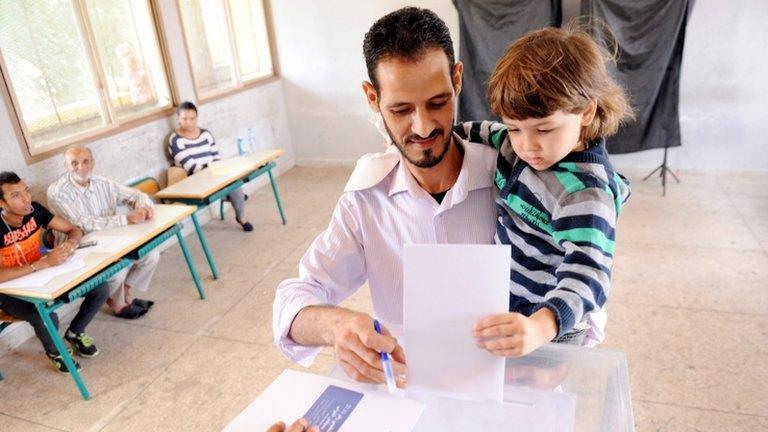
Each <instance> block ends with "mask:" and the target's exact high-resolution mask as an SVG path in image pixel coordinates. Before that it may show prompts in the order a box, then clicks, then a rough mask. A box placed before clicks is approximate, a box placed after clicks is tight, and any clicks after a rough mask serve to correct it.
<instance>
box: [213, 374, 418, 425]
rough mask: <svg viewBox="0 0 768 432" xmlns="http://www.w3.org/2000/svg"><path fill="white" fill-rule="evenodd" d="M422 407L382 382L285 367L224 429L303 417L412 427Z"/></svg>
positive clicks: (331, 422)
mask: <svg viewBox="0 0 768 432" xmlns="http://www.w3.org/2000/svg"><path fill="white" fill-rule="evenodd" d="M423 411H424V404H422V403H420V402H416V401H412V400H408V399H403V398H400V397H396V396H391V395H389V394H388V393H386V391H384V390H383V389H382V388H380V387H379V388H377V387H376V386H371V385H364V384H358V383H351V382H347V381H341V380H336V379H332V378H328V377H324V376H319V375H312V374H308V373H303V372H297V371H292V370H285V371H283V373H282V374H280V376H278V377H277V379H275V380H274V381H273V382H272V384H270V385H269V387H267V388H266V390H264V391H263V392H262V393H261V395H259V397H257V398H256V400H255V401H253V403H251V404H250V405H248V407H246V408H245V409H244V410H243V412H241V413H240V415H238V416H237V417H236V418H235V419H234V420H233V421H232V423H230V424H229V425H227V427H226V428H224V432H240V431H242V432H245V431H248V432H253V431H266V430H267V429H268V428H269V426H271V425H272V424H274V423H276V422H278V421H282V422H285V423H286V424H291V423H293V422H294V421H295V420H297V419H299V418H302V417H304V418H305V419H306V420H307V421H308V422H309V424H310V425H317V426H318V427H319V428H320V432H336V431H339V432H344V431H347V432H351V431H365V432H377V431H381V432H409V431H411V430H413V428H414V426H416V422H417V421H418V420H419V417H420V416H421V413H422V412H423Z"/></svg>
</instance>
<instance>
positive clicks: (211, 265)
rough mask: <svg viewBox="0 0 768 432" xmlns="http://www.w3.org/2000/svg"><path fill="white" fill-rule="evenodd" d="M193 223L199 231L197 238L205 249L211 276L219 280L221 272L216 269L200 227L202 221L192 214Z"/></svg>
mask: <svg viewBox="0 0 768 432" xmlns="http://www.w3.org/2000/svg"><path fill="white" fill-rule="evenodd" d="M192 223H194V224H195V231H197V238H198V239H199V240H200V246H202V247H203V252H204V253H205V259H207V260H208V267H210V268H211V274H212V275H213V278H214V279H218V278H219V270H217V269H216V263H215V262H214V261H213V255H212V254H211V251H210V250H209V249H208V242H206V241H205V234H203V229H202V228H201V227H200V221H198V220H197V213H192Z"/></svg>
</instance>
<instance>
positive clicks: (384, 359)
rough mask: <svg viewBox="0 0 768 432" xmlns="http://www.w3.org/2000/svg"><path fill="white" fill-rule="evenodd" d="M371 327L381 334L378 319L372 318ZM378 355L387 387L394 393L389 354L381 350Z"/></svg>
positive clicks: (393, 379) (393, 378)
mask: <svg viewBox="0 0 768 432" xmlns="http://www.w3.org/2000/svg"><path fill="white" fill-rule="evenodd" d="M373 328H374V329H376V333H378V334H383V333H381V324H379V320H377V319H375V320H373ZM379 355H380V356H381V364H382V366H384V377H386V379H387V389H389V393H390V394H395V390H397V384H396V383H395V374H394V372H392V360H390V359H389V354H387V353H386V352H381V353H379Z"/></svg>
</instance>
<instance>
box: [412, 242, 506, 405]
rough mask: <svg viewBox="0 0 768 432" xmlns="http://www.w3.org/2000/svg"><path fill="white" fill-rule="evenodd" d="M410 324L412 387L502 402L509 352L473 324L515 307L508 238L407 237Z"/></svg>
mask: <svg viewBox="0 0 768 432" xmlns="http://www.w3.org/2000/svg"><path fill="white" fill-rule="evenodd" d="M403 261H404V265H403V291H404V292H403V331H404V336H405V340H407V346H406V347H405V353H406V356H407V358H408V385H409V388H410V389H411V390H415V391H426V392H430V393H436V394H444V395H447V396H450V397H458V398H464V399H470V400H493V401H498V402H501V400H502V398H503V396H504V358H503V357H498V356H494V355H492V354H491V353H489V352H487V351H485V350H483V349H480V348H478V347H477V344H476V341H475V338H474V336H473V333H472V326H473V325H474V324H475V322H477V321H478V320H480V319H481V318H483V317H486V316H488V315H492V314H497V313H504V312H507V311H508V308H509V265H510V246H509V245H448V244H430V245H406V246H405V251H404V254H403Z"/></svg>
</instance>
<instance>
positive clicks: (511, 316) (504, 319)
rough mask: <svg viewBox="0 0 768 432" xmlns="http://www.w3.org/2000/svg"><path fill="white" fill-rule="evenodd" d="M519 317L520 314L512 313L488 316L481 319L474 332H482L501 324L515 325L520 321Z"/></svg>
mask: <svg viewBox="0 0 768 432" xmlns="http://www.w3.org/2000/svg"><path fill="white" fill-rule="evenodd" d="M519 315H520V314H518V313H515V312H510V313H502V314H496V315H491V316H487V317H485V318H483V319H481V320H480V321H478V322H477V323H475V326H474V328H473V329H472V330H474V331H481V330H483V329H484V328H487V327H493V326H496V325H500V324H508V323H513V322H516V321H517V320H518V316H519Z"/></svg>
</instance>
